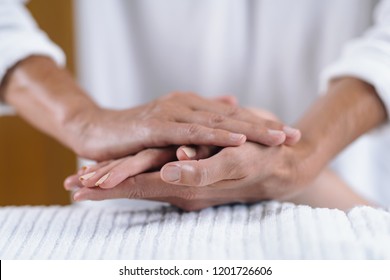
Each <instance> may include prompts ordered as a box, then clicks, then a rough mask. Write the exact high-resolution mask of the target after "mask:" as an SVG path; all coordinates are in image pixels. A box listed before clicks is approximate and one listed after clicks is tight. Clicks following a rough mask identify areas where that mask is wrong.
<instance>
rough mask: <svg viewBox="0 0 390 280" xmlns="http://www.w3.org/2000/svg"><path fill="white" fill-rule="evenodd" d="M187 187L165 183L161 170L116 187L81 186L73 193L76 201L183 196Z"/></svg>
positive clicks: (128, 180) (125, 181)
mask: <svg viewBox="0 0 390 280" xmlns="http://www.w3.org/2000/svg"><path fill="white" fill-rule="evenodd" d="M186 189H187V188H183V187H182V186H176V185H172V184H168V183H165V182H163V181H162V180H161V178H160V172H151V173H143V174H139V175H137V176H135V177H130V178H127V179H125V180H124V181H123V182H122V183H120V184H118V185H117V186H116V187H115V188H111V189H102V188H99V187H97V188H81V189H80V190H78V191H77V192H75V193H74V194H73V199H74V200H75V201H82V200H105V199H116V198H129V199H145V198H153V197H159V198H164V197H183V196H186V195H187V194H186V193H185V192H184V190H186Z"/></svg>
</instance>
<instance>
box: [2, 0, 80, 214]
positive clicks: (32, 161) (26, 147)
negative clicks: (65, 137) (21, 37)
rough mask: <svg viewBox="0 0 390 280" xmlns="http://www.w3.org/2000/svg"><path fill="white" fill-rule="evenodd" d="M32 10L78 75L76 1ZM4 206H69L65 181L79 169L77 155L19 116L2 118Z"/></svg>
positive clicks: (43, 0)
mask: <svg viewBox="0 0 390 280" xmlns="http://www.w3.org/2000/svg"><path fill="white" fill-rule="evenodd" d="M28 8H29V9H30V11H31V12H32V14H33V15H34V17H35V19H36V20H37V22H38V23H39V25H40V26H41V27H42V29H43V30H45V31H46V32H47V33H48V35H49V36H50V38H51V39H52V40H53V41H54V42H56V43H57V44H58V45H59V46H61V47H62V49H63V50H64V51H65V53H66V55H67V67H68V69H69V70H70V71H71V72H72V73H74V60H73V58H74V52H73V47H74V46H73V23H72V1H71V0H65V1H47V0H34V1H31V2H30V3H29V4H28ZM0 155H1V156H0V178H1V180H2V182H1V187H0V205H1V206H3V205H26V204H28V205H42V204H45V205H48V204H60V205H65V204H69V202H70V200H69V193H68V192H66V191H65V190H64V189H63V187H62V182H63V180H64V178H65V177H66V176H68V175H70V174H71V173H73V172H74V171H75V170H76V156H75V154H73V153H72V152H71V151H70V150H68V149H66V148H65V147H63V146H61V145H60V144H59V143H57V142H56V141H54V140H52V139H50V138H49V137H47V136H45V135H44V134H42V133H41V132H39V131H37V130H35V129H34V128H32V127H31V126H30V125H29V124H27V123H26V122H24V121H23V120H21V119H20V118H19V117H15V116H7V117H0Z"/></svg>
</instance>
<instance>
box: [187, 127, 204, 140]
mask: <svg viewBox="0 0 390 280" xmlns="http://www.w3.org/2000/svg"><path fill="white" fill-rule="evenodd" d="M200 131H201V127H200V126H199V125H198V124H194V123H191V124H188V125H187V130H186V133H187V135H188V136H190V137H191V138H194V137H196V136H198V135H199V133H200Z"/></svg>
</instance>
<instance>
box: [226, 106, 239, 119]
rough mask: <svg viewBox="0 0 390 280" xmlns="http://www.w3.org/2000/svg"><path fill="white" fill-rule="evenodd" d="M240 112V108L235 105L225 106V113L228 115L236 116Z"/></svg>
mask: <svg viewBox="0 0 390 280" xmlns="http://www.w3.org/2000/svg"><path fill="white" fill-rule="evenodd" d="M239 113H240V108H239V107H237V106H228V107H227V108H226V115H227V116H229V117H234V116H237V115H238V114H239Z"/></svg>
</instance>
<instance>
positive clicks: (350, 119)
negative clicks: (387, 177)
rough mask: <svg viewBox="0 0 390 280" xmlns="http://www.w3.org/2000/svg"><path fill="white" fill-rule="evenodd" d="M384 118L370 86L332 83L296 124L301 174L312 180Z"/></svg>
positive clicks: (346, 81) (345, 81)
mask: <svg viewBox="0 0 390 280" xmlns="http://www.w3.org/2000/svg"><path fill="white" fill-rule="evenodd" d="M386 119H387V114H386V110H385V107H384V105H383V103H382V102H381V100H380V98H379V97H378V95H377V94H376V92H375V89H374V88H373V87H372V86H370V85H369V84H366V83H364V82H362V81H360V80H357V79H353V78H342V79H338V80H336V81H334V82H333V83H332V84H331V85H330V87H329V92H328V93H327V94H326V95H325V96H323V97H322V98H321V99H319V100H318V101H317V102H316V103H315V104H314V105H313V106H312V107H311V108H310V109H309V111H308V112H307V113H306V114H305V115H304V116H303V117H302V118H301V119H300V120H299V122H298V124H297V125H296V126H297V127H298V128H299V129H300V130H301V132H302V139H301V142H300V143H299V144H298V145H297V149H298V150H297V151H299V153H300V159H299V161H300V162H299V163H298V164H299V166H300V168H301V169H300V171H301V173H304V174H305V175H306V176H308V177H309V179H313V178H314V177H315V176H316V175H317V174H318V173H319V172H320V170H321V169H322V168H323V167H324V166H325V165H326V164H327V163H328V162H329V161H330V160H331V159H332V158H333V157H334V156H336V155H337V154H338V153H339V152H340V151H341V150H343V149H344V148H345V147H346V146H347V145H349V144H350V143H351V142H353V141H354V140H355V139H356V138H358V137H359V136H360V135H363V134H364V133H366V132H368V131H369V130H371V129H373V128H375V127H377V126H378V125H380V124H381V123H383V122H385V120H386ZM306 179H307V178H306Z"/></svg>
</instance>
